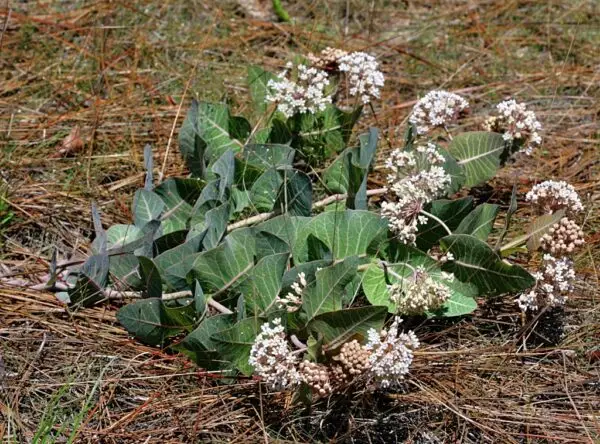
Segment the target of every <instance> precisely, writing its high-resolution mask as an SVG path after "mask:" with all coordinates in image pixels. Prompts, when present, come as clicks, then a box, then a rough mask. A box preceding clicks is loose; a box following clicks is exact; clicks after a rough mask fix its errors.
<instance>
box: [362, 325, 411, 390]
mask: <svg viewBox="0 0 600 444" xmlns="http://www.w3.org/2000/svg"><path fill="white" fill-rule="evenodd" d="M400 322H402V320H401V319H400V318H399V317H396V318H395V319H394V322H393V323H392V325H391V327H390V329H389V330H388V331H387V332H386V331H385V330H382V331H381V332H378V331H376V330H375V329H370V330H369V331H368V339H369V340H368V342H367V344H366V346H365V349H366V350H370V351H371V356H369V364H370V367H369V369H368V370H367V374H368V375H369V377H370V378H371V380H373V381H374V382H375V383H376V384H377V385H379V386H380V387H382V388H388V387H390V386H392V385H395V384H398V383H400V382H401V381H402V380H403V379H404V376H405V375H406V374H407V373H408V371H409V367H410V364H411V363H412V360H413V350H414V349H416V348H418V347H419V340H418V339H417V337H416V335H415V334H414V332H413V331H409V332H408V333H400V334H398V325H399V324H400Z"/></svg>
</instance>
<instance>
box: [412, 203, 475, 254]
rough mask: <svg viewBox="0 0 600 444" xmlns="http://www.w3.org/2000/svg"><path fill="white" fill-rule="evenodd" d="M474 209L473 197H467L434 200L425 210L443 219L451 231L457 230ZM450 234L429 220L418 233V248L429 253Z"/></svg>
mask: <svg viewBox="0 0 600 444" xmlns="http://www.w3.org/2000/svg"><path fill="white" fill-rule="evenodd" d="M472 208H473V197H471V196H467V197H463V198H462V199H456V200H448V199H439V200H434V201H433V202H431V203H430V204H428V205H427V206H426V207H425V209H426V211H427V212H429V213H431V214H433V215H434V216H436V217H438V218H439V219H441V220H442V221H443V222H444V223H445V224H446V225H447V226H448V228H450V230H453V231H454V230H455V229H456V228H457V227H458V225H459V224H460V223H461V221H462V220H463V219H464V218H465V217H466V216H467V215H468V214H469V213H470V211H471V209H472ZM447 235H448V232H447V231H446V230H445V228H444V227H442V226H441V225H440V224H439V223H438V222H436V221H435V220H434V219H432V218H429V220H428V221H427V223H426V224H425V225H420V226H419V232H418V233H417V247H419V249H421V250H423V251H427V250H429V249H430V248H432V247H433V246H435V245H437V243H438V241H439V240H440V239H441V238H442V237H444V236H447Z"/></svg>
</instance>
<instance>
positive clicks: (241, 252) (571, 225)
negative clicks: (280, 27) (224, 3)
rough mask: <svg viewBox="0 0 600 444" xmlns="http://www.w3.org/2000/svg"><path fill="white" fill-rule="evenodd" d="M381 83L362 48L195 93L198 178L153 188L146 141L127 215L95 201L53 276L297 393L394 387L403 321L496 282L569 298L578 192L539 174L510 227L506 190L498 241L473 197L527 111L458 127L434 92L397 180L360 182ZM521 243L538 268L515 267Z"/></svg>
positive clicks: (452, 311)
mask: <svg viewBox="0 0 600 444" xmlns="http://www.w3.org/2000/svg"><path fill="white" fill-rule="evenodd" d="M383 86H384V75H383V73H382V72H381V70H380V67H379V62H378V61H377V60H376V59H375V57H373V56H372V55H370V54H366V53H363V52H350V53H348V52H346V51H342V50H339V49H331V48H327V49H326V50H324V51H323V52H322V53H321V54H318V55H313V54H310V55H308V56H307V57H304V58H297V59H296V60H294V61H293V62H290V63H288V64H287V65H286V66H285V69H284V70H283V71H281V72H279V73H277V74H271V73H269V72H267V71H265V70H263V69H262V68H259V67H256V66H252V67H250V68H249V69H248V90H249V93H250V95H251V99H252V103H253V107H252V110H251V111H250V112H248V113H247V115H246V116H238V115H234V114H232V112H231V110H230V109H229V107H228V106H227V105H226V104H223V103H206V102H198V101H194V102H193V103H192V105H191V108H190V109H189V112H188V114H187V117H186V118H185V121H184V122H183V125H182V127H181V129H180V133H179V148H180V151H181V154H182V156H183V159H184V160H185V162H186V164H187V167H188V169H189V172H190V174H189V176H188V177H173V178H167V179H166V180H164V181H160V183H158V184H155V180H154V178H153V174H152V172H153V165H152V153H151V150H150V148H149V147H147V148H146V149H145V164H146V165H145V166H146V170H147V173H146V181H145V185H144V187H143V188H142V189H139V190H138V191H137V192H136V193H135V195H134V198H133V208H132V214H133V223H132V224H128V225H125V224H117V225H113V226H112V227H110V228H108V229H107V230H105V229H104V228H103V226H102V224H101V221H100V216H99V214H98V211H97V209H96V208H95V207H93V211H92V214H93V220H94V226H95V231H96V235H95V239H94V241H93V243H92V252H93V254H92V255H91V256H90V257H89V258H88V259H87V261H86V262H85V263H84V264H83V265H82V266H80V267H79V268H78V269H76V270H72V271H71V272H70V273H68V274H67V275H65V273H58V272H57V270H56V267H54V268H53V270H52V276H51V278H52V279H51V286H54V287H55V288H56V283H57V282H58V281H62V284H61V286H60V288H62V291H61V292H60V293H59V297H60V298H61V299H62V300H64V301H66V302H67V303H68V304H70V305H71V306H72V307H80V306H90V305H93V304H98V303H100V302H102V301H105V300H108V299H125V300H132V299H134V301H133V302H130V303H129V304H127V305H124V306H123V307H122V308H121V309H120V310H119V312H118V314H117V318H118V320H119V321H120V323H121V324H122V325H123V326H124V327H125V328H126V329H127V331H128V332H129V333H130V334H131V335H132V336H134V337H135V338H137V339H138V340H140V341H142V342H144V343H146V344H150V345H156V346H161V347H168V348H169V349H171V350H173V351H177V352H181V353H185V354H187V355H188V356H189V357H190V358H191V359H193V360H194V361H195V362H196V363H197V364H198V365H199V366H201V367H202V368H205V369H207V370H208V371H212V372H214V373H215V374H216V375H221V376H222V377H231V376H235V375H236V374H239V373H241V374H242V375H245V376H251V375H254V376H255V377H258V378H260V380H262V381H264V383H266V384H267V385H268V387H269V388H270V389H272V390H287V389H293V390H297V393H299V394H303V395H305V397H306V399H310V398H311V397H312V399H317V398H319V397H324V396H328V395H330V394H332V393H335V392H337V391H340V390H342V389H346V388H348V387H362V388H365V387H371V388H373V389H387V388H389V387H393V386H394V385H397V384H399V383H401V382H402V381H403V379H404V378H406V377H407V375H408V373H409V370H410V366H411V363H412V361H413V359H414V356H415V351H416V350H417V349H418V348H419V345H420V341H419V339H418V338H417V336H416V335H415V333H414V332H413V331H410V330H403V328H402V326H403V325H402V322H403V319H407V318H410V317H415V316H417V317H419V316H420V317H428V318H433V317H456V316H466V315H468V314H470V313H472V312H473V311H474V310H475V309H476V308H477V300H478V299H479V300H481V299H485V298H491V297H500V296H505V297H508V298H510V300H514V301H515V304H516V305H518V307H519V308H520V309H521V310H522V311H523V312H524V316H527V315H529V314H531V313H533V312H535V311H537V310H540V309H542V308H543V307H551V306H558V305H562V304H564V303H565V301H566V299H567V297H568V295H569V293H571V292H572V291H573V280H574V278H575V273H574V270H573V263H572V261H571V259H570V256H572V254H573V253H574V252H575V251H576V250H577V248H579V247H581V245H582V244H583V242H584V241H583V237H584V235H583V232H582V230H581V227H580V226H579V225H578V224H577V222H578V219H577V218H578V217H579V216H580V215H581V214H582V211H583V205H582V203H581V200H580V198H579V196H578V195H577V192H576V191H575V190H574V188H573V187H572V186H571V185H569V184H568V183H566V182H555V181H546V182H542V183H540V184H538V185H535V186H534V187H533V188H532V189H531V191H529V192H528V193H527V195H526V199H525V200H526V203H527V205H529V206H530V207H531V211H532V213H533V214H534V217H533V219H532V221H531V224H530V227H529V229H528V230H527V231H526V233H525V234H523V235H521V236H519V237H516V238H514V239H512V240H505V238H506V236H507V233H508V231H509V225H510V221H511V217H512V215H513V214H514V213H515V211H516V210H517V198H516V190H515V189H513V193H512V196H511V199H510V202H509V205H508V208H507V210H506V214H505V215H504V217H503V223H501V224H500V223H499V224H497V225H499V226H500V227H499V228H497V229H496V230H495V231H494V233H495V235H494V241H493V242H492V241H491V240H490V235H491V234H492V231H493V230H494V226H495V220H496V218H497V216H498V214H499V213H500V211H501V207H500V206H499V205H497V204H492V203H486V202H484V203H482V202H479V201H477V200H476V199H474V198H473V197H472V196H471V195H469V193H468V191H469V190H470V189H471V188H473V187H476V186H478V185H480V184H483V183H485V182H486V181H488V180H490V179H492V178H493V177H494V176H495V174H496V172H497V171H498V170H499V168H501V167H502V166H503V165H504V164H505V163H506V162H507V161H508V160H509V159H510V158H511V157H513V156H517V155H522V154H519V153H524V154H525V155H527V154H530V153H531V152H532V151H533V150H534V149H536V148H537V147H539V146H540V144H541V136H540V134H539V132H540V131H541V125H540V123H539V122H538V120H537V118H536V116H535V114H534V113H533V112H532V111H531V110H528V109H527V107H526V106H525V105H524V104H522V103H517V102H516V101H514V100H507V101H504V102H502V103H500V104H498V105H497V107H496V108H494V109H493V110H492V113H491V114H492V115H491V116H490V117H489V118H488V119H487V120H486V121H485V122H483V123H482V127H483V130H482V131H469V132H464V131H463V132H461V131H460V128H459V127H458V126H457V122H458V121H459V119H460V118H461V116H462V115H463V114H464V113H465V112H467V111H468V109H469V103H468V102H467V100H466V99H465V98H463V97H461V96H459V95H457V94H454V93H451V92H447V91H431V92H429V93H428V94H426V95H425V96H424V97H422V98H421V99H420V100H418V101H417V102H416V104H415V106H414V108H413V110H412V112H411V114H410V116H409V118H408V122H409V127H408V130H407V131H406V136H405V137H404V141H403V146H398V147H391V150H390V151H389V152H388V153H387V154H386V159H387V160H386V162H385V168H386V170H387V176H386V180H387V184H386V186H385V187H384V188H381V189H368V188H367V180H368V176H369V172H370V170H371V168H372V166H373V163H374V160H375V154H376V149H377V144H378V139H379V133H378V131H377V129H375V128H370V129H369V130H368V131H367V132H365V133H364V134H360V135H358V136H356V135H353V128H354V127H355V125H356V123H357V121H358V119H359V118H360V116H361V115H362V113H363V109H364V108H365V107H371V104H372V102H373V101H376V100H378V99H379V97H380V92H381V89H382V88H383ZM374 195H378V196H380V198H379V199H378V201H379V202H381V203H380V204H379V203H372V202H370V201H369V198H370V197H371V196H374ZM520 252H528V253H529V254H530V255H531V257H532V258H536V260H535V261H532V262H535V263H537V264H538V266H537V269H535V270H533V271H531V272H530V271H528V270H527V269H525V268H523V267H521V266H519V265H516V264H514V263H511V260H510V258H511V257H513V258H514V257H515V256H514V255H515V254H516V253H520ZM538 252H541V253H538ZM417 353H418V352H417Z"/></svg>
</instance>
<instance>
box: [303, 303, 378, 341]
mask: <svg viewBox="0 0 600 444" xmlns="http://www.w3.org/2000/svg"><path fill="white" fill-rule="evenodd" d="M386 314H387V309H386V307H379V306H370V307H369V306H367V307H360V308H348V309H345V310H338V311H332V312H329V313H323V314H320V315H318V316H317V317H315V318H314V319H313V320H312V321H311V322H310V323H309V324H308V329H309V331H311V332H314V333H315V334H320V335H322V336H323V343H324V348H326V349H327V350H330V351H331V350H335V349H337V348H339V347H341V346H342V345H343V344H344V343H345V342H348V341H349V340H351V339H354V338H358V339H359V340H364V339H366V337H367V334H368V331H369V330H370V329H375V330H376V331H380V330H381V329H382V328H383V324H384V322H385V317H386Z"/></svg>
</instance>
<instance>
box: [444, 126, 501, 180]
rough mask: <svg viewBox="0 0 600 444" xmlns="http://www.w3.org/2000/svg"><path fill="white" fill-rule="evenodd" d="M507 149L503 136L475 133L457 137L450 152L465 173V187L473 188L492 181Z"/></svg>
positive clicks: (449, 147) (451, 143) (450, 146)
mask: <svg viewBox="0 0 600 444" xmlns="http://www.w3.org/2000/svg"><path fill="white" fill-rule="evenodd" d="M504 149H505V143H504V139H503V138H502V135H501V134H498V133H491V132H487V131H473V132H466V133H462V134H459V135H457V136H456V137H455V138H454V139H453V140H452V142H450V145H449V146H448V151H449V152H450V154H452V156H454V158H455V159H457V161H458V164H459V165H460V166H462V168H463V169H464V172H465V179H466V181H465V185H466V186H468V187H473V186H475V185H478V184H480V183H481V182H485V181H486V180H489V179H491V178H492V177H494V175H495V174H496V171H497V170H498V168H499V167H500V157H501V155H502V152H503V151H504Z"/></svg>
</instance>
